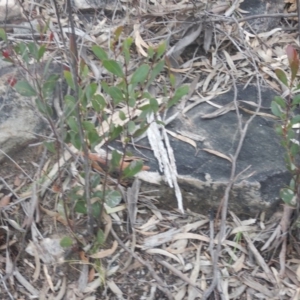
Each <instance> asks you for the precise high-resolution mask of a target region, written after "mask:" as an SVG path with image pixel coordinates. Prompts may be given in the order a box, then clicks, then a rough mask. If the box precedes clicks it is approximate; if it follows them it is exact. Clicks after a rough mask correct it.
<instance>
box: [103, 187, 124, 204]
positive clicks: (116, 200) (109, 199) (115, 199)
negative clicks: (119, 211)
mask: <svg viewBox="0 0 300 300" xmlns="http://www.w3.org/2000/svg"><path fill="white" fill-rule="evenodd" d="M121 201H122V195H121V193H120V192H119V191H114V190H112V191H109V192H107V194H106V197H105V202H106V204H107V205H108V206H109V207H116V206H117V205H119V204H120V202H121Z"/></svg>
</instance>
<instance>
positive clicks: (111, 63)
mask: <svg viewBox="0 0 300 300" xmlns="http://www.w3.org/2000/svg"><path fill="white" fill-rule="evenodd" d="M103 67H104V68H105V69H106V70H107V71H109V72H110V73H112V74H114V75H116V76H118V77H121V78H124V73H123V70H122V68H121V66H120V64H119V63H118V62H116V61H115V60H112V59H107V60H104V61H103Z"/></svg>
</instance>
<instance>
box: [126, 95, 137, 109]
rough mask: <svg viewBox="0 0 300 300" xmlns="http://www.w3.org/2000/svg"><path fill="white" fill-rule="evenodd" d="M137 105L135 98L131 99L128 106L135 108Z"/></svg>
mask: <svg viewBox="0 0 300 300" xmlns="http://www.w3.org/2000/svg"><path fill="white" fill-rule="evenodd" d="M135 104H136V99H135V98H134V97H130V98H129V100H128V105H129V106H130V107H135Z"/></svg>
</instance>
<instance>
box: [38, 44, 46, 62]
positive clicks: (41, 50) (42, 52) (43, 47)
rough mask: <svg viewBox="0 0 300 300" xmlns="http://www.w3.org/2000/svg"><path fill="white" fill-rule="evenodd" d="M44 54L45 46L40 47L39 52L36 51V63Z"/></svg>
mask: <svg viewBox="0 0 300 300" xmlns="http://www.w3.org/2000/svg"><path fill="white" fill-rule="evenodd" d="M45 52H46V46H45V45H42V46H41V47H40V48H39V51H38V54H37V61H38V62H39V61H40V60H41V58H43V56H44V54H45Z"/></svg>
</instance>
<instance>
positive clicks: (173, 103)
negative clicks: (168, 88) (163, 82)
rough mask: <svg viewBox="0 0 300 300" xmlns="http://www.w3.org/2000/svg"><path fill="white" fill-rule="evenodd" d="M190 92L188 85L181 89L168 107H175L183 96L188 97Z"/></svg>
mask: <svg viewBox="0 0 300 300" xmlns="http://www.w3.org/2000/svg"><path fill="white" fill-rule="evenodd" d="M188 92H189V87H188V86H187V85H183V86H181V87H179V88H178V89H177V90H176V91H175V94H174V96H173V97H172V98H171V99H170V100H169V102H168V105H167V107H168V108H170V107H171V106H173V105H175V104H176V103H177V102H178V101H179V100H180V99H181V98H182V97H183V96H185V95H187V94H188Z"/></svg>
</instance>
